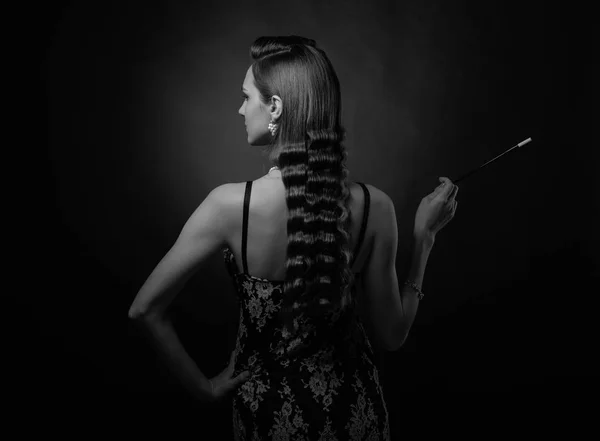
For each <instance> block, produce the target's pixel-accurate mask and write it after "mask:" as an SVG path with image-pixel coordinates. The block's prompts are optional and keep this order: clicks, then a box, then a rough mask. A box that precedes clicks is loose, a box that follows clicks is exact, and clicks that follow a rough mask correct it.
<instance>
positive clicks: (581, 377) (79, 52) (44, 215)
mask: <svg viewBox="0 0 600 441" xmlns="http://www.w3.org/2000/svg"><path fill="white" fill-rule="evenodd" d="M32 12H35V14H33V15H35V19H34V20H33V22H30V23H29V26H28V27H27V31H26V32H23V33H22V36H21V37H18V38H17V37H15V38H17V40H18V39H19V38H21V39H23V41H25V40H27V42H28V43H31V47H32V48H34V49H32V50H30V51H27V52H26V51H24V52H23V53H22V58H23V59H25V58H26V59H27V62H33V63H34V65H35V66H36V67H35V68H34V70H33V73H34V76H35V78H34V85H35V86H41V89H40V90H41V91H40V93H39V94H38V95H37V96H36V99H37V101H27V102H26V106H30V110H32V109H35V110H34V111H33V110H32V111H31V115H32V116H35V117H37V116H40V118H41V123H40V125H39V127H41V130H40V129H39V128H38V127H29V131H28V132H26V133H24V135H25V136H26V137H28V139H37V138H39V139H40V142H37V143H35V145H39V146H40V147H41V149H42V155H40V156H36V157H35V158H36V160H35V161H33V162H32V163H31V169H30V172H31V173H30V176H29V179H28V180H27V183H26V184H23V185H30V187H28V188H31V189H32V190H33V191H32V193H31V194H30V195H29V196H28V197H27V198H20V199H19V204H20V205H23V206H24V207H23V208H27V210H25V211H23V213H31V215H30V216H24V217H25V218H26V220H25V222H24V223H23V225H25V226H26V237H27V238H29V239H32V240H31V243H32V245H31V246H29V245H28V246H26V247H22V248H21V251H24V255H25V258H26V259H28V260H21V262H26V265H25V266H26V268H27V273H26V275H25V276H23V279H21V282H22V284H21V287H22V288H21V289H20V290H16V291H15V294H17V295H12V296H9V301H10V302H11V303H9V305H8V309H7V311H10V312H9V313H8V315H9V317H8V318H9V319H11V320H10V321H9V323H11V324H13V326H14V328H13V329H15V331H14V333H13V335H11V336H10V338H9V339H8V340H9V341H10V342H11V345H9V346H8V349H9V350H10V351H11V352H10V353H11V355H13V354H14V356H12V357H9V358H8V360H10V362H9V364H10V365H11V366H12V367H14V376H13V377H9V378H10V379H11V380H10V382H11V384H12V385H14V386H16V387H15V390H16V391H17V393H16V395H15V396H16V397H17V399H18V401H17V403H18V404H15V407H14V409H16V410H18V411H21V410H26V412H27V414H31V412H35V413H36V414H40V415H46V416H50V418H49V419H48V421H47V422H46V423H50V426H45V425H40V426H38V427H37V428H40V429H43V430H49V429H50V428H60V430H62V431H64V430H78V427H79V426H80V425H81V427H84V429H83V430H86V431H87V430H92V429H93V430H94V431H96V430H100V429H108V430H112V428H113V427H115V428H116V426H117V425H125V427H128V428H133V427H140V426H141V427H148V426H150V427H160V428H168V429H169V430H172V431H174V432H179V431H183V430H185V431H187V430H190V431H195V433H196V434H197V435H198V436H200V437H201V439H205V438H202V436H203V435H205V436H207V439H228V437H230V436H231V428H230V420H231V418H230V416H231V415H230V411H229V409H228V408H227V407H223V408H209V409H207V408H204V407H203V406H199V405H196V404H193V403H192V402H191V401H190V400H189V398H188V397H187V396H186V395H185V394H184V393H183V392H182V391H181V390H180V389H179V388H178V386H177V385H176V384H175V383H173V381H172V380H171V379H169V378H168V377H167V376H166V371H165V370H164V369H163V368H162V367H161V366H160V365H159V364H157V363H156V359H155V358H154V355H153V354H152V352H151V351H150V349H149V348H148V347H147V346H146V345H145V343H144V340H143V339H142V337H141V336H140V335H139V333H138V332H137V331H136V330H135V329H134V328H133V327H132V326H131V324H130V323H128V320H127V310H128V308H129V305H130V304H131V301H132V300H133V298H134V296H135V294H136V293H137V290H138V289H139V288H140V287H141V285H142V284H143V282H144V281H145V279H146V277H148V275H149V274H150V272H151V271H152V269H153V268H154V266H155V265H156V264H157V263H158V261H159V260H160V259H161V258H162V256H163V255H164V254H165V253H166V252H167V251H168V249H169V248H170V246H171V245H172V244H173V242H174V241H175V239H176V238H177V235H178V234H179V231H180V230H181V227H182V226H183V224H184V223H185V221H186V220H187V218H188V216H189V215H190V214H191V213H192V212H193V210H194V209H195V208H196V207H197V206H198V204H199V203H200V202H201V201H202V200H203V199H204V198H205V197H206V195H207V194H208V192H209V191H210V190H211V189H213V188H214V187H216V186H218V185H220V184H222V183H225V182H242V181H246V180H253V179H256V178H258V177H259V176H261V175H262V174H264V173H266V171H267V170H268V167H269V164H267V163H266V162H265V161H264V159H263V158H262V157H261V156H260V155H259V152H258V150H256V148H253V147H251V146H249V145H248V144H247V143H246V134H245V131H244V126H243V121H242V117H241V116H239V115H238V113H237V112H238V109H239V107H240V105H241V97H240V87H241V84H242V82H243V79H244V75H245V72H246V69H247V67H248V65H249V61H250V60H249V57H248V49H249V46H250V44H251V43H252V41H253V40H254V39H255V38H257V37H258V36H261V35H289V34H297V35H302V36H306V37H309V38H313V39H315V40H316V41H317V43H318V45H319V46H320V47H321V48H323V49H324V50H325V51H326V52H327V54H328V55H329V57H330V59H331V61H332V63H333V65H334V67H335V68H336V71H337V73H338V76H339V79H340V82H341V87H342V96H343V122H344V125H345V127H346V129H347V131H348V137H347V141H346V143H345V146H346V148H347V149H348V152H349V159H348V167H349V169H350V173H351V175H350V178H351V179H353V180H357V181H362V182H367V183H370V184H373V185H375V186H377V187H378V188H380V189H382V190H383V191H385V192H386V193H387V194H388V195H390V197H391V198H392V199H393V200H394V203H395V207H396V214H397V217H398V228H399V234H400V238H399V240H400V242H399V250H398V259H397V264H398V274H399V276H400V278H401V279H402V277H403V276H404V274H405V273H406V270H407V267H406V265H407V264H408V257H409V251H410V240H411V232H412V225H413V220H414V214H415V211H416V208H417V206H418V204H419V201H420V199H421V198H422V197H423V196H424V195H426V194H427V193H429V192H431V191H432V190H433V189H434V188H435V187H436V186H437V185H438V180H437V177H438V176H448V177H450V178H451V179H454V178H456V177H457V176H459V175H461V174H463V173H465V172H467V171H469V170H470V169H472V168H474V167H478V166H479V165H481V164H483V163H484V162H486V161H487V160H489V159H491V158H493V157H494V156H496V155H498V154H500V153H502V152H503V151H504V150H506V149H508V148H509V147H511V146H513V145H515V144H516V143H518V142H520V141H522V140H523V139H525V138H527V137H532V138H533V142H532V143H531V144H529V145H527V146H525V147H523V148H522V149H519V150H518V151H514V152H511V154H509V155H506V156H504V157H503V158H501V159H500V160H498V161H496V162H494V163H493V164H491V165H490V166H488V167H486V168H485V169H484V170H482V171H480V172H478V173H476V174H475V175H473V176H471V177H469V178H468V179H466V180H465V181H464V182H461V183H459V186H460V191H459V194H458V197H457V199H458V200H459V207H458V211H457V214H456V216H455V218H454V220H453V221H452V222H451V223H450V224H448V225H447V226H446V227H445V228H444V229H443V230H442V232H441V233H440V234H439V235H438V239H437V242H436V245H435V247H434V249H433V251H432V253H431V257H430V259H429V264H428V267H427V271H426V274H425V282H424V287H423V289H424V292H425V294H426V296H425V298H424V300H423V301H422V302H421V305H420V308H419V312H418V314H417V318H416V321H415V324H414V326H413V329H412V331H411V334H410V336H409V338H408V340H407V342H406V344H405V346H404V347H403V348H401V350H400V351H398V352H397V353H391V354H386V353H378V363H379V365H380V369H381V374H382V377H383V380H384V394H385V397H386V401H387V403H388V411H389V413H390V421H391V424H392V435H393V438H394V439H400V438H401V437H402V436H403V433H404V432H405V431H415V433H419V434H421V435H424V434H425V433H426V432H427V431H429V430H434V431H437V430H440V431H441V433H446V434H450V433H457V434H458V433H460V434H465V433H466V432H469V431H473V433H478V432H477V430H478V428H479V427H480V426H481V427H482V428H483V429H482V430H484V431H487V432H489V431H493V432H495V431H496V430H497V429H498V428H503V429H506V430H508V431H513V430H514V429H515V428H517V427H521V428H523V427H525V428H527V429H529V430H532V431H536V432H537V433H539V430H540V428H542V429H544V430H546V429H548V430H552V431H554V427H555V426H554V424H556V423H557V422H562V424H565V426H569V427H570V426H571V425H572V424H574V425H575V426H576V427H581V425H580V424H579V423H580V422H581V421H583V420H582V419H583V418H584V417H585V415H586V409H587V407H584V406H583V405H582V404H581V403H583V402H584V401H587V396H588V395H589V394H591V393H592V391H597V390H598V382H597V377H596V375H597V371H598V367H599V366H598V362H597V360H596V357H595V353H597V340H596V338H595V333H596V332H595V330H596V327H597V325H596V323H597V319H596V316H597V312H596V311H597V309H596V308H595V306H596V303H597V302H595V296H596V294H595V291H597V281H598V260H597V258H596V256H595V253H596V250H597V234H596V231H595V228H596V225H597V223H598V219H597V216H596V210H597V202H596V201H597V200H598V197H597V193H594V191H595V189H596V188H597V187H598V186H597V185H596V184H595V183H594V182H593V181H592V175H593V172H594V171H595V170H597V162H596V157H597V156H596V152H595V150H594V149H593V142H592V138H591V136H589V135H588V129H589V127H590V126H589V125H588V124H587V122H586V121H587V120H586V119H585V117H581V119H580V118H578V117H576V116H575V114H576V112H580V111H582V110H583V111H584V112H583V113H585V111H586V110H587V109H591V108H590V103H589V100H588V99H586V98H585V97H584V98H581V96H580V95H579V94H576V93H575V92H574V90H575V89H576V88H578V87H580V86H582V85H584V89H585V88H586V86H585V85H587V84H590V83H589V72H590V69H589V66H588V67H586V66H585V63H587V62H588V60H589V58H588V57H589V53H587V52H586V51H585V50H582V49H581V47H582V41H587V40H585V39H583V40H582V39H581V37H580V36H579V31H582V29H581V28H579V27H578V26H575V23H574V22H573V21H572V19H571V14H570V10H569V9H568V7H567V6H566V5H562V6H559V5H555V4H550V3H546V2H541V1H537V2H514V3H511V2H502V1H495V0H494V1H487V2H481V1H466V0H459V1H452V2H450V1H448V2H444V1H441V0H429V1H416V0H411V1H399V2H367V1H363V2H342V1H311V2H286V1H277V2H271V1H264V0H261V1H245V2H212V3H211V2H174V1H169V2H167V1H163V2H156V1H154V2H130V1H121V2H112V1H102V2H99V1H88V2H77V3H74V2H73V4H70V3H68V2H63V3H62V4H61V3H54V4H53V6H50V5H46V6H44V7H43V8H42V9H40V6H38V7H37V8H36V9H35V10H34V11H30V13H32ZM575 47H578V48H579V50H582V54H583V55H582V56H579V55H575V53H576V50H575ZM580 64H583V65H584V66H583V67H579V66H580ZM574 66H577V68H575V67H574ZM32 90H33V89H32ZM36 102H39V103H41V104H40V105H35V103H36ZM586 106H587V107H586ZM28 121H29V120H28ZM46 129H47V130H46ZM33 144H34V142H33V141H31V145H33ZM22 151H23V152H25V156H27V155H29V150H22ZM29 159H30V160H31V159H32V157H29ZM32 256H33V257H32ZM23 287H24V288H23ZM237 307H238V305H237V303H236V299H235V297H234V293H233V288H232V285H231V281H230V280H228V278H227V275H226V272H225V267H224V263H223V261H222V257H221V255H220V254H217V255H215V256H214V257H213V258H212V259H211V261H210V262H209V263H208V264H207V266H206V268H204V269H201V270H200V271H199V272H198V273H197V275H196V276H195V277H194V278H193V279H192V281H191V282H190V283H189V284H188V286H186V288H185V289H184V291H183V292H182V294H181V295H180V296H179V298H178V299H177V300H176V304H175V307H174V311H175V316H176V319H177V328H178V329H179V331H180V334H181V338H182V340H183V341H184V344H185V345H186V347H187V348H189V351H190V353H191V354H192V356H193V357H194V358H195V359H196V360H197V362H198V364H199V366H200V368H201V370H202V371H203V372H204V373H205V374H206V375H209V376H211V375H215V374H216V373H218V372H219V371H220V369H221V368H222V365H223V363H225V362H226V361H227V359H228V355H229V353H230V351H231V350H232V349H233V345H234V343H235V336H236V332H237V318H238V309H237ZM21 400H22V401H21ZM21 415H24V414H21ZM139 415H145V417H144V418H142V419H141V420H139V419H138V417H139ZM549 421H551V422H552V424H553V425H548V422H549ZM46 423H45V424H46ZM84 424H85V425H84ZM29 428H30V429H32V427H29ZM209 430H214V431H215V433H219V434H220V435H219V436H218V437H213V438H210V437H208V435H206V434H207V432H208V431H209ZM47 433H48V432H47ZM113 433H114V432H113ZM485 433H486V432H483V434H485ZM483 437H484V438H485V437H486V436H483Z"/></svg>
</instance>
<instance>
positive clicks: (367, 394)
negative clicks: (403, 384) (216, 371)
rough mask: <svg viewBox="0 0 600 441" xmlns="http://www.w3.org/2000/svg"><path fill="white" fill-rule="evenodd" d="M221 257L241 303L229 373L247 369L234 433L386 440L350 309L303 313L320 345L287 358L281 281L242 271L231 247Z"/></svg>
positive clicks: (383, 413) (375, 386)
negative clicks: (312, 315) (314, 319)
mask: <svg viewBox="0 0 600 441" xmlns="http://www.w3.org/2000/svg"><path fill="white" fill-rule="evenodd" d="M223 257H224V259H225V262H226V265H227V269H228V272H229V274H230V276H231V277H232V279H233V281H234V286H235V289H236V292H237V295H238V300H239V302H240V316H239V317H240V318H239V328H238V333H237V340H236V346H235V354H234V357H235V361H234V363H235V369H234V376H236V375H239V374H240V373H241V372H243V371H246V370H248V371H250V372H251V375H250V378H249V379H248V381H246V382H245V383H244V384H242V386H241V387H240V388H238V390H237V391H236V394H235V396H234V398H233V427H234V437H235V439H236V440H240V441H245V440H267V439H268V440H298V441H301V440H306V441H309V440H310V441H312V440H319V441H341V440H353V441H354V440H373V441H375V440H389V439H390V433H389V421H388V412H387V408H386V405H385V400H384V398H383V392H382V389H381V385H380V382H379V375H378V371H377V368H376V366H375V365H374V363H373V351H372V348H371V345H370V343H369V340H368V337H367V335H366V333H365V331H364V328H363V327H362V324H361V323H360V320H359V319H358V317H357V316H356V315H355V311H354V310H352V309H350V310H347V311H344V312H343V313H339V314H337V315H334V316H333V317H329V319H328V320H329V322H328V323H326V324H323V323H320V324H319V323H310V321H308V320H307V321H306V323H305V324H306V329H308V330H315V329H316V332H317V335H319V342H318V343H319V344H317V345H315V346H314V348H313V349H311V350H310V351H309V352H308V353H307V354H305V356H304V357H303V358H300V359H290V358H289V357H287V356H286V354H285V350H284V347H283V345H282V340H283V339H282V335H283V334H282V332H283V327H282V324H281V323H279V321H278V317H277V313H278V312H279V309H280V307H281V304H282V301H283V284H282V283H281V282H274V281H269V280H267V279H262V278H259V277H254V276H250V275H248V274H245V273H240V272H239V270H238V267H237V265H236V262H235V257H234V255H233V253H232V252H231V250H230V249H229V248H225V249H224V250H223ZM320 330H327V332H326V336H324V334H318V332H319V331H320ZM288 349H289V348H288Z"/></svg>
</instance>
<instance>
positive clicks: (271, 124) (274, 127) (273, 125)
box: [269, 120, 277, 136]
mask: <svg viewBox="0 0 600 441" xmlns="http://www.w3.org/2000/svg"><path fill="white" fill-rule="evenodd" d="M269 130H270V131H271V136H275V132H276V131H277V124H275V123H274V122H273V120H271V122H270V123H269Z"/></svg>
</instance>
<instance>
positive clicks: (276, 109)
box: [271, 95, 283, 119]
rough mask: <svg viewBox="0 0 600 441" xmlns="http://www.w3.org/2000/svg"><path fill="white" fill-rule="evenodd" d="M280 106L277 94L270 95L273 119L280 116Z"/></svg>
mask: <svg viewBox="0 0 600 441" xmlns="http://www.w3.org/2000/svg"><path fill="white" fill-rule="evenodd" d="M282 106H283V104H282V102H281V98H280V97H279V96H277V95H273V96H272V97H271V115H272V116H273V118H274V119H277V118H279V117H280V116H281V111H282Z"/></svg>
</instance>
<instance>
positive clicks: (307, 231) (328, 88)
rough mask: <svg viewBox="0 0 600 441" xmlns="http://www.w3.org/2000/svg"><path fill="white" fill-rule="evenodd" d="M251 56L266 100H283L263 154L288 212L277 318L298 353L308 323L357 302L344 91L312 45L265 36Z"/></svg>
mask: <svg viewBox="0 0 600 441" xmlns="http://www.w3.org/2000/svg"><path fill="white" fill-rule="evenodd" d="M250 56H251V58H252V61H253V62H252V73H253V75H254V84H255V86H256V88H257V89H258V91H259V93H260V98H261V101H262V102H263V103H265V104H269V103H270V102H271V97H272V96H273V95H278V96H280V97H281V99H282V101H283V111H282V113H281V116H280V118H279V119H278V121H277V124H278V129H277V131H276V134H275V136H274V137H273V141H272V142H271V143H270V144H269V145H268V146H267V147H266V153H267V154H268V156H269V159H270V160H271V162H273V163H275V164H276V165H278V166H279V168H280V170H281V174H282V179H283V184H284V186H285V197H286V204H287V208H288V211H289V218H288V221H287V236H288V248H287V260H286V276H285V281H284V287H283V304H282V307H281V310H280V319H281V320H282V322H283V323H284V327H283V328H282V333H283V335H282V337H283V338H284V340H286V341H288V342H289V341H291V343H290V344H289V345H287V344H286V352H287V353H288V354H293V353H296V354H298V351H299V350H300V349H301V348H307V347H310V345H311V343H309V342H311V340H314V339H311V337H313V336H314V335H315V334H316V328H315V327H314V326H311V325H309V323H310V320H309V318H317V317H322V316H323V315H325V314H327V315H329V317H327V319H326V320H317V321H315V323H322V322H325V323H329V324H331V323H333V322H334V321H335V317H336V316H337V315H338V314H339V313H340V311H343V310H345V309H346V308H347V307H348V306H349V305H351V304H352V303H353V302H354V300H355V299H353V294H352V293H353V291H352V290H351V286H352V284H353V282H354V274H353V273H352V270H351V268H350V262H351V258H352V253H351V251H350V249H349V240H350V222H351V217H350V216H349V210H348V201H349V197H350V191H349V189H348V186H347V177H348V170H347V168H346V165H345V163H346V158H347V153H346V150H345V148H344V146H343V145H342V141H343V140H344V138H345V133H346V131H345V129H344V128H343V127H342V125H341V107H342V102H341V92H340V84H339V80H338V78H337V75H336V73H335V71H334V69H333V66H332V64H331V62H330V61H329V59H328V58H327V55H325V52H324V51H323V50H321V49H319V48H317V45H316V43H315V41H314V40H311V39H307V38H303V37H298V36H294V35H292V36H287V37H260V38H258V39H257V40H256V41H254V43H253V44H252V46H251V49H250ZM302 331H304V332H302ZM315 343H316V342H315V341H312V344H315ZM288 346H289V347H288Z"/></svg>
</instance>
